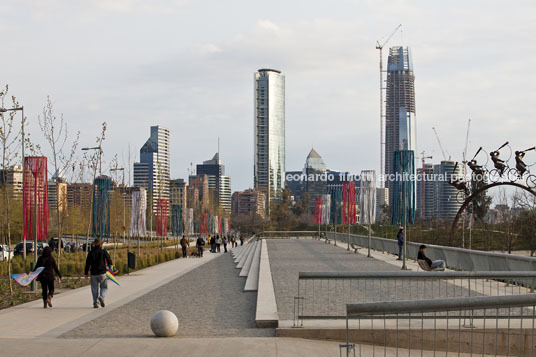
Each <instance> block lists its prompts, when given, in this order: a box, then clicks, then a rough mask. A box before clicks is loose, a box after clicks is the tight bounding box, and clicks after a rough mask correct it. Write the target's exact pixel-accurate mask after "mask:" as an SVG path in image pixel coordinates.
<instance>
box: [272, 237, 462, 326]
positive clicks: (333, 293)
mask: <svg viewBox="0 0 536 357" xmlns="http://www.w3.org/2000/svg"><path fill="white" fill-rule="evenodd" d="M267 242H268V251H269V254H270V266H271V268H272V277H273V281H274V289H275V295H276V301H277V310H278V312H279V318H280V320H283V321H289V320H293V318H294V306H295V305H294V297H296V296H298V273H299V272H307V271H309V272H340V271H353V272H367V271H372V272H377V271H384V272H388V271H393V272H394V271H400V265H401V264H400V262H399V261H396V260H395V259H396V258H393V259H392V260H393V261H392V262H391V261H390V260H391V259H390V257H387V256H384V257H381V258H382V259H381V260H380V259H376V258H375V257H374V256H373V258H367V257H366V255H363V254H354V253H353V251H347V250H346V249H345V248H346V247H344V248H342V247H341V246H334V245H333V244H326V243H325V242H324V241H323V240H322V241H319V240H310V239H289V240H268V241H267ZM361 251H363V250H361ZM364 253H365V254H366V251H365V252H364ZM375 255H376V254H375ZM439 283H440V285H439V284H438V283H437V282H432V281H423V280H400V281H397V280H395V279H391V280H388V279H385V280H378V281H376V280H370V279H341V280H337V279H314V280H301V281H300V293H299V296H300V297H303V298H304V299H303V300H302V301H303V309H302V310H301V311H300V315H304V316H324V317H327V316H331V317H335V316H338V317H342V316H345V315H346V311H345V306H346V304H347V303H357V302H373V301H392V300H413V299H425V298H432V297H433V296H436V297H438V296H441V297H455V296H467V295H468V291H467V289H466V288H465V287H463V286H460V285H459V284H452V283H450V282H447V281H443V282H439ZM324 325H328V324H327V323H325V324H324ZM280 326H286V323H285V322H283V323H281V321H280Z"/></svg>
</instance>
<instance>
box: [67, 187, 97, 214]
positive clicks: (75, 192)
mask: <svg viewBox="0 0 536 357" xmlns="http://www.w3.org/2000/svg"><path fill="white" fill-rule="evenodd" d="M92 192H93V185H92V184H90V183H70V184H68V185H67V206H68V207H74V206H80V207H82V208H84V209H89V208H90V207H91V199H92V198H91V194H92Z"/></svg>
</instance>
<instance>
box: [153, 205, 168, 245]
mask: <svg viewBox="0 0 536 357" xmlns="http://www.w3.org/2000/svg"><path fill="white" fill-rule="evenodd" d="M167 211H168V201H167V200H166V199H164V198H161V199H159V200H158V201H157V203H156V235H157V236H159V237H167V215H168V212H167Z"/></svg>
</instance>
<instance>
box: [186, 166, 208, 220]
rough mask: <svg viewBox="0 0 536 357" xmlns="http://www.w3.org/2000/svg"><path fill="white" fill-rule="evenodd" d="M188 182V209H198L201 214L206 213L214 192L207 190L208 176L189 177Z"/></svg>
mask: <svg viewBox="0 0 536 357" xmlns="http://www.w3.org/2000/svg"><path fill="white" fill-rule="evenodd" d="M188 180H189V182H188V190H187V192H188V198H187V200H188V208H200V209H201V211H202V212H203V213H204V212H206V211H207V210H208V209H209V204H210V201H211V196H213V194H212V193H213V192H214V190H211V189H209V184H208V175H206V174H198V175H190V176H189V178H188Z"/></svg>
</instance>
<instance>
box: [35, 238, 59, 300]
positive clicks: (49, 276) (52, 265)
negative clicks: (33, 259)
mask: <svg viewBox="0 0 536 357" xmlns="http://www.w3.org/2000/svg"><path fill="white" fill-rule="evenodd" d="M40 267H43V268H45V269H44V270H43V271H42V272H41V274H39V277H38V278H37V280H39V282H40V283H41V289H42V291H43V293H42V295H43V308H45V309H46V308H47V307H52V298H53V297H54V273H56V275H57V276H58V278H59V279H60V280H61V274H60V271H59V269H58V265H57V264H56V260H54V257H53V256H52V249H51V248H50V247H45V248H44V249H43V252H42V253H41V256H40V257H39V259H37V263H36V264H35V268H34V269H33V271H35V270H36V269H37V268H40Z"/></svg>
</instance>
